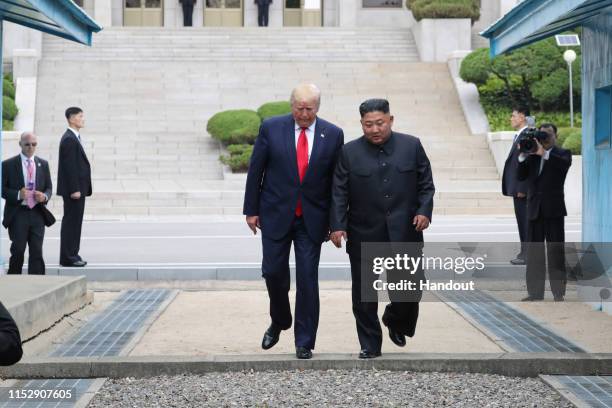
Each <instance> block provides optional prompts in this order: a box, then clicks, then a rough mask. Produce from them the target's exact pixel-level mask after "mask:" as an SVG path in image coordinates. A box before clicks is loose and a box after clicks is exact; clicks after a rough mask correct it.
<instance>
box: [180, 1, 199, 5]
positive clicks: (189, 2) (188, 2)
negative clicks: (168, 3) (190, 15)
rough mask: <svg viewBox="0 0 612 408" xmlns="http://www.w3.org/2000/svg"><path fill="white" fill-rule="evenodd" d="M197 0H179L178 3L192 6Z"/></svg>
mask: <svg viewBox="0 0 612 408" xmlns="http://www.w3.org/2000/svg"><path fill="white" fill-rule="evenodd" d="M196 2H197V0H179V3H181V4H186V5H188V6H194V5H195V4H196Z"/></svg>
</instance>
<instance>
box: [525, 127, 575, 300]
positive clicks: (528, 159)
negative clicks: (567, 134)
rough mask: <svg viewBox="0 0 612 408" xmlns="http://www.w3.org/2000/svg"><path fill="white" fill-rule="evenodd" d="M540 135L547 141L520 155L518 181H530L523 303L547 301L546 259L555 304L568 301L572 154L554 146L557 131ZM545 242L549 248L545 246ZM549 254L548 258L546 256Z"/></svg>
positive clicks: (550, 128)
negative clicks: (567, 179) (568, 192)
mask: <svg viewBox="0 0 612 408" xmlns="http://www.w3.org/2000/svg"><path fill="white" fill-rule="evenodd" d="M540 131H542V132H546V133H548V137H547V138H546V139H545V140H544V141H543V142H542V143H540V142H538V141H537V140H536V143H537V150H536V151H534V152H532V153H531V154H527V153H521V154H520V155H519V157H518V159H517V161H518V162H519V165H518V169H517V177H518V179H519V180H521V181H527V183H528V189H527V215H528V219H529V226H528V229H527V241H528V244H527V245H528V248H527V274H526V277H527V294H528V295H527V297H525V298H524V299H523V301H538V300H543V299H544V281H545V279H546V264H547V263H546V258H547V259H548V273H549V278H550V288H551V291H552V293H553V296H554V299H555V300H556V301H563V300H564V297H565V286H566V281H567V277H566V269H565V248H564V242H565V225H564V221H565V218H564V217H565V216H566V215H567V210H566V208H565V193H564V185H565V177H566V176H567V172H568V170H569V168H570V166H571V165H572V153H571V152H570V151H569V150H566V149H562V148H560V147H557V146H555V141H556V137H557V128H556V126H555V125H553V124H543V125H541V126H540ZM544 242H546V244H544ZM545 252H546V254H545Z"/></svg>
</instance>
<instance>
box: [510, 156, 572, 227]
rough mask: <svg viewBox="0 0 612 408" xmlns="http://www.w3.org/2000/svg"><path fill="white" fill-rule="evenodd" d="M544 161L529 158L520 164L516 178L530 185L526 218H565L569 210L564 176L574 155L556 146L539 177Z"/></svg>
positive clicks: (539, 158) (535, 157)
mask: <svg viewBox="0 0 612 408" xmlns="http://www.w3.org/2000/svg"><path fill="white" fill-rule="evenodd" d="M541 161H542V158H541V157H540V156H538V155H529V156H528V157H527V159H526V160H525V161H524V162H522V163H519V164H518V168H517V178H518V179H519V180H524V181H526V182H527V183H528V189H527V216H528V217H529V219H530V220H536V219H537V218H539V217H542V218H555V217H564V216H566V215H567V210H566V208H565V193H564V189H563V187H564V185H565V176H567V172H568V170H569V168H570V166H571V165H572V153H571V152H570V151H569V150H565V149H562V148H560V147H557V146H554V147H553V148H552V150H551V151H550V155H549V157H548V160H546V163H544V167H543V168H542V172H541V173H539V171H540V162H541ZM517 162H518V159H517ZM538 173H539V174H538Z"/></svg>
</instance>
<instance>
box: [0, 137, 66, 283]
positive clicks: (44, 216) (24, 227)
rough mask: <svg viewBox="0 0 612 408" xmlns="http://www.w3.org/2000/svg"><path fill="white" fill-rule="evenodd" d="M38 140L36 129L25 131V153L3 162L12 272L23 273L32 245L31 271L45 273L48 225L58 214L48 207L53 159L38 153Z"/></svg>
mask: <svg viewBox="0 0 612 408" xmlns="http://www.w3.org/2000/svg"><path fill="white" fill-rule="evenodd" d="M37 144H38V141H37V138H36V135H34V133H32V132H24V133H23V134H22V135H21V138H20V139H19V146H20V147H21V153H20V154H19V155H17V156H15V157H12V158H10V159H7V160H5V161H3V162H2V198H4V199H5V200H6V203H5V205H4V218H3V220H2V225H3V226H4V227H5V228H8V232H9V238H10V239H11V259H10V260H9V269H8V273H9V274H21V270H22V268H23V254H24V252H25V249H26V245H27V246H29V248H30V257H29V260H28V273H29V274H30V275H44V274H45V261H44V259H43V249H42V247H43V240H44V238H45V225H47V226H49V225H52V224H53V223H54V222H55V218H54V217H53V214H51V212H50V211H49V210H48V209H47V207H46V204H47V202H48V201H49V199H50V198H51V194H52V192H53V187H52V185H51V172H50V171H49V163H48V162H47V161H46V160H43V159H41V158H39V157H36V156H34V152H35V151H36V146H37Z"/></svg>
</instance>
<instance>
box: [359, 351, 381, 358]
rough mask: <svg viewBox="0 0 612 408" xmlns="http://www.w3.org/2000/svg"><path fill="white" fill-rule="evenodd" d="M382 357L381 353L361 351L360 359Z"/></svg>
mask: <svg viewBox="0 0 612 408" xmlns="http://www.w3.org/2000/svg"><path fill="white" fill-rule="evenodd" d="M376 357H380V351H370V350H365V349H364V350H361V351H360V352H359V358H364V359H366V358H376Z"/></svg>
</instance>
